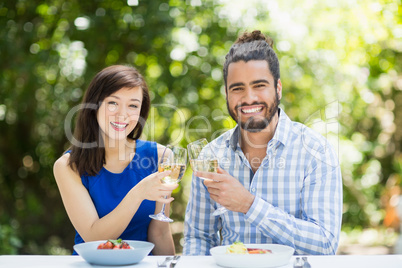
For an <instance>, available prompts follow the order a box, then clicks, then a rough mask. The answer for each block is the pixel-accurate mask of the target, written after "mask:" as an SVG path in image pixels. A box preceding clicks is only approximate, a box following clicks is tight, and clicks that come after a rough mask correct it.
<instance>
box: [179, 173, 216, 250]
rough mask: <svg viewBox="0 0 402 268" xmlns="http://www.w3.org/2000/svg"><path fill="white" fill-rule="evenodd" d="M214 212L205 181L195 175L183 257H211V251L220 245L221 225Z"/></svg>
mask: <svg viewBox="0 0 402 268" xmlns="http://www.w3.org/2000/svg"><path fill="white" fill-rule="evenodd" d="M213 211H214V207H213V204H212V203H211V199H210V197H209V193H208V191H207V190H206V188H205V186H204V184H203V180H202V179H200V178H199V177H195V176H194V175H193V176H192V183H191V192H190V197H189V201H188V204H187V209H186V217H185V222H184V247H183V255H210V253H209V250H210V249H211V248H212V247H215V246H218V245H219V243H220V240H219V235H218V231H219V229H220V227H221V224H220V222H219V220H218V217H214V216H213V215H212V213H213Z"/></svg>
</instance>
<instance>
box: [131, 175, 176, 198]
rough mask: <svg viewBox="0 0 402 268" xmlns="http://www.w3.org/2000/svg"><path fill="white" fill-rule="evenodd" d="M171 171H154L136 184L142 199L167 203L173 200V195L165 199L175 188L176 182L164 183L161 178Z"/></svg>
mask: <svg viewBox="0 0 402 268" xmlns="http://www.w3.org/2000/svg"><path fill="white" fill-rule="evenodd" d="M170 173H171V171H170V170H168V171H163V172H160V173H159V172H155V173H152V174H151V175H149V176H148V177H146V178H144V179H143V180H142V181H140V182H139V183H138V184H137V186H135V187H134V188H137V187H138V190H139V193H140V195H141V197H142V199H147V200H151V201H157V202H161V203H165V204H168V203H170V202H172V201H173V200H174V198H173V197H169V198H166V199H165V196H169V195H170V193H171V192H172V191H173V190H174V189H176V188H177V186H178V184H177V183H175V184H164V183H162V181H161V180H162V179H163V178H164V177H166V176H168V175H169V174H170Z"/></svg>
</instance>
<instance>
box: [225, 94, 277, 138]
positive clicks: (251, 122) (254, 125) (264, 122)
mask: <svg viewBox="0 0 402 268" xmlns="http://www.w3.org/2000/svg"><path fill="white" fill-rule="evenodd" d="M279 103H280V101H279V96H278V92H276V91H275V100H274V102H273V104H272V105H271V106H270V107H268V105H267V104H266V103H265V102H254V103H252V104H246V103H242V104H238V105H236V106H235V108H234V110H235V111H239V108H240V107H242V106H250V105H263V106H264V107H265V109H266V113H265V117H264V118H262V119H258V118H255V117H250V118H249V119H248V120H247V121H246V122H242V121H241V116H239V117H237V118H236V115H235V113H234V112H233V111H232V110H230V109H229V103H228V101H227V100H226V105H227V108H228V111H229V114H230V116H231V117H232V118H233V120H234V121H236V122H237V123H238V124H239V125H240V127H241V128H242V129H244V130H246V131H248V132H252V133H256V132H260V131H262V130H264V129H265V128H266V127H267V126H268V125H269V124H270V123H271V121H272V118H274V116H275V113H277V112H278V106H279ZM239 114H240V113H239Z"/></svg>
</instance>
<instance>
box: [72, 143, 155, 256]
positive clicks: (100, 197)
mask: <svg viewBox="0 0 402 268" xmlns="http://www.w3.org/2000/svg"><path fill="white" fill-rule="evenodd" d="M157 170H158V151H157V148H156V143H155V142H149V141H142V140H137V141H136V151H135V155H134V157H133V160H132V161H131V162H130V164H129V165H128V166H127V167H126V168H125V169H124V170H123V172H121V173H118V174H117V173H112V172H110V171H108V170H107V169H105V168H102V169H101V170H100V172H99V174H98V175H96V176H82V177H81V181H82V184H83V185H84V186H85V188H87V190H88V193H89V195H90V196H91V198H92V201H93V203H94V205H95V208H96V211H97V212H98V215H99V218H102V217H103V216H105V215H107V214H108V213H110V212H111V211H112V210H113V209H115V208H116V207H117V205H118V204H119V203H120V202H121V200H123V198H124V197H125V196H126V195H127V193H128V192H129V191H130V190H131V188H133V187H134V186H135V185H137V183H138V182H140V181H141V180H142V179H144V178H145V177H147V176H148V175H150V174H152V173H154V172H156V171H157ZM154 212H155V201H149V200H144V201H142V203H141V205H140V206H139V208H138V210H137V212H136V213H135V215H134V217H133V218H132V219H131V221H130V223H129V224H128V226H127V228H126V229H125V230H124V232H123V233H122V234H121V235H120V236H119V237H118V238H122V239H123V240H140V241H148V226H149V223H150V222H151V218H150V217H149V215H150V214H154ZM74 242H75V244H80V243H83V242H84V240H83V239H82V238H81V236H80V235H79V234H78V232H77V231H76V234H75V241H74ZM73 255H76V252H75V251H74V252H73Z"/></svg>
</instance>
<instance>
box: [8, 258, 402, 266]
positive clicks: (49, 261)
mask: <svg viewBox="0 0 402 268" xmlns="http://www.w3.org/2000/svg"><path fill="white" fill-rule="evenodd" d="M164 258H165V257H163V256H147V257H146V258H145V259H144V260H142V261H141V262H140V263H138V264H135V265H124V266H97V265H91V264H89V263H87V262H85V260H84V259H83V258H81V257H79V256H52V255H3V256H0V267H1V268H3V267H7V268H8V267H18V268H21V267H37V268H43V267H54V268H63V267H79V268H84V267H98V268H99V267H103V268H105V267H106V268H107V267H123V268H125V267H127V268H128V267H135V268H146V267H152V268H156V267H157V262H162V261H163V260H164ZM295 258H296V257H295V256H293V257H292V259H291V261H290V262H289V264H288V265H285V266H281V267H280V268H293V261H294V259H295ZM308 260H309V262H310V263H311V267H312V268H319V267H323V268H348V267H350V268H360V267H362V268H371V267H373V268H382V267H384V268H394V267H395V268H397V267H398V268H401V267H402V255H336V256H308ZM184 267H188V268H197V267H200V268H201V267H202V268H205V267H215V268H219V267H220V266H218V265H216V264H215V261H214V259H213V257H211V256H182V257H181V259H180V261H179V262H178V263H177V265H176V268H184Z"/></svg>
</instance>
